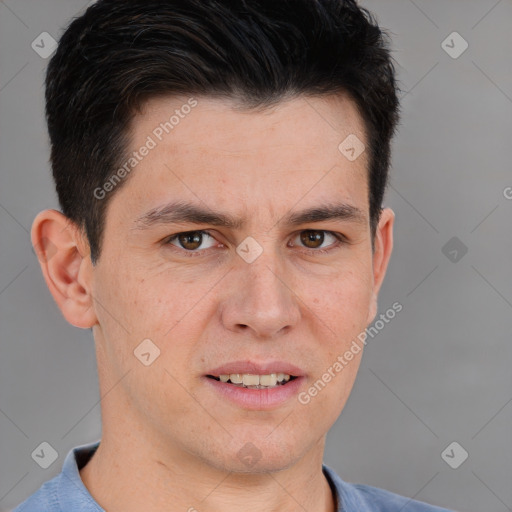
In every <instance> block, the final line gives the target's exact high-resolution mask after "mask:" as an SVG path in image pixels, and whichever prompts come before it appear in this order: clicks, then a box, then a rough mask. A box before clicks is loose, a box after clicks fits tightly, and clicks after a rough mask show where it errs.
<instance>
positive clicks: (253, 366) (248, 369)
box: [207, 361, 303, 377]
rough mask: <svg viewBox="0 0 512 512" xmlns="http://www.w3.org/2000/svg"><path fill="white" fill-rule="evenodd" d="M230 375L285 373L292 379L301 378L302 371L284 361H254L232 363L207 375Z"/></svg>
mask: <svg viewBox="0 0 512 512" xmlns="http://www.w3.org/2000/svg"><path fill="white" fill-rule="evenodd" d="M232 373H245V374H251V375H269V374H271V373H286V374H288V375H292V376H294V377H301V376H302V375H303V371H302V370H301V369H300V368H299V367H297V366H295V365H293V364H290V363H287V362H285V361H267V362H260V363H256V362H255V361H232V362H230V363H226V364H223V365H222V366H218V367H217V368H214V369H212V370H211V371H210V372H208V374H207V375H212V376H214V377H218V376H219V375H231V374H232Z"/></svg>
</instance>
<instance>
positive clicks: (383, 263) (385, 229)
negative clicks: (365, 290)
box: [368, 208, 395, 324]
mask: <svg viewBox="0 0 512 512" xmlns="http://www.w3.org/2000/svg"><path fill="white" fill-rule="evenodd" d="M394 221H395V214H394V212H393V210H391V208H384V209H383V210H382V212H381V214H380V219H379V225H378V226H377V231H376V233H375V246H374V253H373V291H372V298H371V303H370V310H369V312H368V324H370V323H371V322H373V320H374V318H375V315H376V314H377V308H378V305H377V298H378V295H379V290H380V287H381V285H382V282H383V281H384V276H385V275H386V269H387V267H388V262H389V258H390V256H391V251H392V250H393V224H394Z"/></svg>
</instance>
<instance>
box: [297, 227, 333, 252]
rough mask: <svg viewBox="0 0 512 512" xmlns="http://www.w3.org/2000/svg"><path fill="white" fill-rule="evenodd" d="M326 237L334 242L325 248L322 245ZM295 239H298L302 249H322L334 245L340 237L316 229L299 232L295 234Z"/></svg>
mask: <svg viewBox="0 0 512 512" xmlns="http://www.w3.org/2000/svg"><path fill="white" fill-rule="evenodd" d="M326 237H330V238H331V239H333V240H334V242H333V243H331V244H328V245H327V246H325V245H322V244H323V243H324V242H325V241H326ZM296 238H300V241H301V243H302V244H303V247H306V248H308V249H324V248H325V247H329V246H331V245H335V244H336V242H339V241H340V240H341V239H340V237H337V236H336V235H335V234H333V233H331V232H330V231H323V230H316V229H308V230H305V231H301V232H300V233H298V234H297V237H296ZM327 240H328V238H327Z"/></svg>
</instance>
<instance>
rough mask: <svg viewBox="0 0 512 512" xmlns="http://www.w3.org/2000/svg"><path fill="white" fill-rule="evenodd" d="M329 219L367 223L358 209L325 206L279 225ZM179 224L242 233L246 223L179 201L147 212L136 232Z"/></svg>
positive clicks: (138, 221)
mask: <svg viewBox="0 0 512 512" xmlns="http://www.w3.org/2000/svg"><path fill="white" fill-rule="evenodd" d="M329 220H341V221H349V222H354V223H357V224H366V223H367V217H366V215H365V213H364V212H363V211H362V210H360V209H359V208H357V207H356V206H353V205H351V204H347V203H336V204H326V205H322V206H317V207H313V208H309V209H306V210H302V211H299V212H295V213H292V212H290V213H288V214H287V215H285V216H284V217H283V218H281V219H280V220H279V221H278V223H280V224H281V223H284V224H285V225H289V226H299V225H301V224H308V223H313V222H322V221H329ZM180 223H187V224H198V225H199V224H210V225H212V226H220V227H225V228H228V229H232V230H239V229H242V228H243V227H244V226H245V224H246V220H245V219H241V218H237V217H234V216H233V215H231V214H229V213H226V212H214V211H212V210H209V209H208V208H203V207H202V206H199V205H196V204H193V203H185V202H182V201H176V202H171V203H168V204H166V205H164V206H160V207H156V208H153V209H151V210H149V211H148V212H146V213H144V214H143V215H141V216H140V217H138V218H137V219H136V220H135V227H134V228H133V229H137V230H147V229H150V228H152V227H154V226H157V225H162V224H163V225H167V224H180Z"/></svg>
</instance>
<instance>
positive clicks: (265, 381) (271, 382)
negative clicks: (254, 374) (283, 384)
mask: <svg viewBox="0 0 512 512" xmlns="http://www.w3.org/2000/svg"><path fill="white" fill-rule="evenodd" d="M244 384H245V382H244ZM259 384H261V385H262V386H275V385H276V384H277V375H276V374H275V373H271V374H270V375H261V376H260V378H259Z"/></svg>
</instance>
